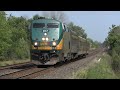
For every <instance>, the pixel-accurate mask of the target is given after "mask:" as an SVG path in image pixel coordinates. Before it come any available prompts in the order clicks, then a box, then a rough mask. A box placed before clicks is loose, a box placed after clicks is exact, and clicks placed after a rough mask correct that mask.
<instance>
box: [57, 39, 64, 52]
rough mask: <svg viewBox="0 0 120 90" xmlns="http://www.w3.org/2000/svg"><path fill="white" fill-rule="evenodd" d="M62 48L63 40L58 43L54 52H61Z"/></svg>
mask: <svg viewBox="0 0 120 90" xmlns="http://www.w3.org/2000/svg"><path fill="white" fill-rule="evenodd" d="M62 48H63V39H62V40H61V41H60V43H59V44H58V45H57V46H56V50H61V49H62Z"/></svg>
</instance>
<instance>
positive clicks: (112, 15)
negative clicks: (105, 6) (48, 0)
mask: <svg viewBox="0 0 120 90" xmlns="http://www.w3.org/2000/svg"><path fill="white" fill-rule="evenodd" d="M42 12H43V11H6V13H7V14H12V15H14V16H18V17H19V16H26V17H28V18H31V17H32V16H33V15H35V14H39V15H42ZM64 13H65V14H66V16H67V17H68V19H69V21H72V22H73V23H74V24H75V25H79V26H81V27H82V28H84V29H85V32H86V33H87V35H88V37H89V38H91V39H93V40H97V41H100V42H103V41H104V40H105V38H106V37H107V35H108V32H109V27H111V26H112V24H115V25H120V11H64Z"/></svg>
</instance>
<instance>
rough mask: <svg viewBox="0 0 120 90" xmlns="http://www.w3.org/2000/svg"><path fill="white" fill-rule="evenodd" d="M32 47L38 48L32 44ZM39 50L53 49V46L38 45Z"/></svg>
mask: <svg viewBox="0 0 120 90" xmlns="http://www.w3.org/2000/svg"><path fill="white" fill-rule="evenodd" d="M32 49H37V48H36V47H34V46H33V45H32ZM38 50H52V47H50V46H42V47H38Z"/></svg>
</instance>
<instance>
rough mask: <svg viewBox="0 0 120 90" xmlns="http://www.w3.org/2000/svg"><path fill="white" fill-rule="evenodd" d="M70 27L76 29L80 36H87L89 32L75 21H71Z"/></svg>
mask: <svg viewBox="0 0 120 90" xmlns="http://www.w3.org/2000/svg"><path fill="white" fill-rule="evenodd" d="M68 29H70V30H73V31H75V32H76V33H77V35H78V36H81V37H83V38H87V34H86V33H85V30H84V29H83V28H82V27H80V26H76V25H74V24H73V22H70V23H69V24H68Z"/></svg>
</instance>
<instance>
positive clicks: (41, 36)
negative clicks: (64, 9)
mask: <svg viewBox="0 0 120 90" xmlns="http://www.w3.org/2000/svg"><path fill="white" fill-rule="evenodd" d="M30 37H31V50H30V53H31V61H32V62H33V63H34V64H37V65H54V64H56V63H58V62H62V61H66V60H71V59H74V58H77V57H80V56H86V55H87V54H88V51H89V48H90V47H89V46H90V45H89V43H88V42H87V40H86V39H84V38H81V37H79V36H77V34H76V32H73V31H72V30H68V28H67V27H66V25H65V24H63V23H62V22H60V21H58V20H54V19H48V18H40V19H37V20H33V21H32V23H31V25H30Z"/></svg>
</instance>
